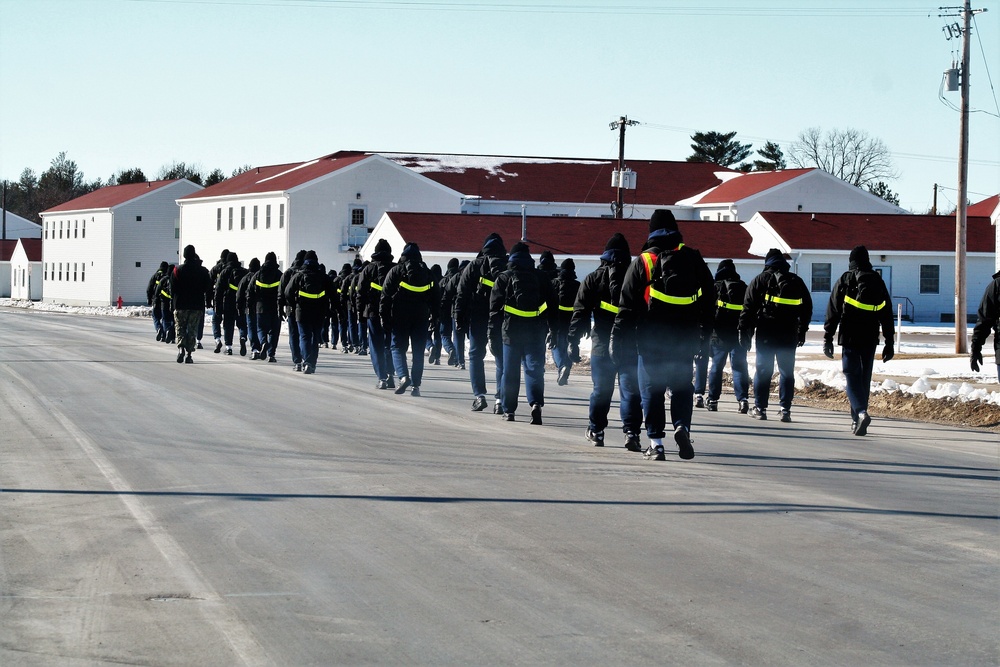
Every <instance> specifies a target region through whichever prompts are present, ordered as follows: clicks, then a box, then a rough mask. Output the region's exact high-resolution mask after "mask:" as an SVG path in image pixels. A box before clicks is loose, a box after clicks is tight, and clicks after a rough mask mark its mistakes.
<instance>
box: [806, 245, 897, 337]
mask: <svg viewBox="0 0 1000 667" xmlns="http://www.w3.org/2000/svg"><path fill="white" fill-rule="evenodd" d="M862 282H864V283H865V284H866V285H870V286H871V287H872V288H874V289H872V290H871V291H872V293H871V294H866V295H865V297H864V298H865V300H868V301H872V302H873V303H863V302H862V301H861V300H859V298H858V294H857V292H858V289H857V286H858V285H859V284H860V283H862ZM880 329H881V331H882V336H883V337H884V338H885V340H886V342H889V343H891V342H892V341H893V339H894V338H895V335H896V331H895V326H894V325H893V321H892V297H891V296H890V295H889V290H888V289H887V288H886V286H885V282H884V281H883V280H882V276H880V275H879V274H878V273H877V272H876V271H875V270H874V269H873V268H872V264H871V261H870V260H869V257H868V250H867V249H865V248H864V247H863V246H858V247H856V248H855V249H854V250H852V251H851V259H850V264H849V266H848V270H847V271H846V272H844V273H843V274H842V275H841V276H840V278H839V279H838V280H837V282H836V283H835V284H834V286H833V289H832V290H831V291H830V301H829V303H827V306H826V320H825V321H824V323H823V330H824V334H823V340H824V342H833V336H834V334H837V342H838V343H839V344H840V345H844V346H847V347H875V346H876V345H878V343H879V330H880Z"/></svg>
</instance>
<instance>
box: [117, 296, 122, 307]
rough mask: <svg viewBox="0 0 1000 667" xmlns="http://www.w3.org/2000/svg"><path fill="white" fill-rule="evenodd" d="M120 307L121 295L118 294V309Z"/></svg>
mask: <svg viewBox="0 0 1000 667" xmlns="http://www.w3.org/2000/svg"><path fill="white" fill-rule="evenodd" d="M121 309H122V295H121V294H119V295H118V310H121Z"/></svg>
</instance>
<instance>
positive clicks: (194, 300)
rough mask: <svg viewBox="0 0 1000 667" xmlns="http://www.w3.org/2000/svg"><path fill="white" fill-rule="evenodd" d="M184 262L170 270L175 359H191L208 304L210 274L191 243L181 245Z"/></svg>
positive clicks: (179, 360)
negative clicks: (199, 325)
mask: <svg viewBox="0 0 1000 667" xmlns="http://www.w3.org/2000/svg"><path fill="white" fill-rule="evenodd" d="M183 257H184V262H183V263H182V264H181V265H180V266H175V267H174V270H173V272H172V273H171V281H170V294H171V296H172V297H173V302H174V322H175V326H176V327H177V363H182V362H183V363H186V364H190V363H194V362H193V361H192V360H191V353H192V352H194V349H195V342H196V341H197V338H198V323H199V322H200V321H202V318H203V317H204V316H205V307H206V306H207V307H209V308H211V307H212V276H211V274H210V273H209V272H208V269H206V268H205V267H204V266H202V264H201V258H200V257H198V253H196V252H195V250H194V246H193V245H189V246H185V247H184V254H183Z"/></svg>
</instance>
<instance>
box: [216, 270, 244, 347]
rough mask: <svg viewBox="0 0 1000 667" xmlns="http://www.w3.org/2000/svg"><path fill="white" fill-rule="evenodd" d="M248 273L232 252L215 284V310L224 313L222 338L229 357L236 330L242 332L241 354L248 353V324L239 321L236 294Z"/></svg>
mask: <svg viewBox="0 0 1000 667" xmlns="http://www.w3.org/2000/svg"><path fill="white" fill-rule="evenodd" d="M246 273H247V270H246V269H245V268H243V265H242V264H240V258H239V256H238V255H237V254H236V253H235V252H230V253H229V255H228V256H227V257H226V268H224V269H222V272H221V273H219V279H218V280H217V281H216V283H215V310H216V311H222V336H223V338H224V342H225V347H226V354H228V355H232V354H233V332H234V331H235V330H236V329H239V332H240V354H242V355H243V356H246V353H247V336H246V322H240V321H239V317H238V315H237V309H236V293H237V292H238V291H239V289H240V287H239V285H240V281H241V280H243V276H245V275H246Z"/></svg>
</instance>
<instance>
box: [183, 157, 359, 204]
mask: <svg viewBox="0 0 1000 667" xmlns="http://www.w3.org/2000/svg"><path fill="white" fill-rule="evenodd" d="M370 156H371V154H370V153H359V152H357V151H341V152H340V153H333V154H332V155H327V156H325V157H321V158H317V159H315V160H309V161H307V162H290V163H288V164H275V165H270V166H266V167H256V168H254V169H251V170H249V171H245V172H243V173H242V174H237V175H236V176H233V177H232V178H227V179H226V180H224V181H222V182H221V183H216V184H215V185H213V186H211V187H208V188H205V189H204V190H199V191H198V192H192V193H191V194H189V195H187V196H186V197H181V198H180V199H181V200H190V199H204V198H206V197H224V196H231V195H247V194H255V193H263V192H284V191H286V190H291V189H292V188H294V187H297V186H299V185H303V184H305V183H308V182H309V181H313V180H316V179H317V178H320V177H322V176H326V175H327V174H329V173H331V172H334V171H337V170H338V169H343V168H344V167H346V166H348V165H351V164H354V163H356V162H360V161H361V160H364V159H367V158H368V157H370Z"/></svg>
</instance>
